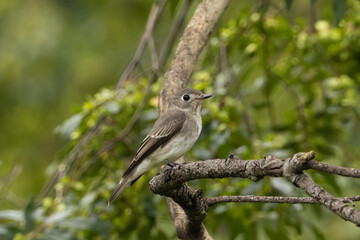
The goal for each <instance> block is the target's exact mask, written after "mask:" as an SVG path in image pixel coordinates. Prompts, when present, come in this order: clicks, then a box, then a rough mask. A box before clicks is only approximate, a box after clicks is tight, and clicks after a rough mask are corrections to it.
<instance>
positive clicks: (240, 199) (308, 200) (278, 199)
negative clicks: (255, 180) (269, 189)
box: [204, 195, 360, 207]
mask: <svg viewBox="0 0 360 240" xmlns="http://www.w3.org/2000/svg"><path fill="white" fill-rule="evenodd" d="M336 199H337V200H339V201H341V202H344V203H352V202H357V201H360V196H355V197H341V198H336ZM204 202H205V203H206V204H207V206H208V207H211V206H213V205H215V204H218V203H229V202H237V203H249V202H256V203H289V204H319V202H318V201H317V200H316V199H314V198H312V197H283V196H255V195H246V196H219V197H211V198H204Z"/></svg>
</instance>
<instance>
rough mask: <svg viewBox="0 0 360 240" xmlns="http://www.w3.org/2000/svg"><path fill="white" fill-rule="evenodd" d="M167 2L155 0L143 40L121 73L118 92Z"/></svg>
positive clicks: (139, 56) (135, 63)
mask: <svg viewBox="0 0 360 240" xmlns="http://www.w3.org/2000/svg"><path fill="white" fill-rule="evenodd" d="M166 2H167V0H160V1H155V3H154V4H153V6H152V8H151V11H150V14H149V17H148V20H147V23H146V27H145V31H144V33H143V35H142V37H141V40H140V43H139V45H138V47H137V49H136V52H135V54H134V56H133V58H132V59H131V61H130V63H129V64H128V65H127V67H126V68H125V70H124V71H123V73H122V74H121V76H120V79H119V81H118V83H117V85H116V90H117V91H118V92H119V90H120V88H121V87H122V85H123V84H124V82H125V80H126V79H127V78H128V77H129V75H130V74H131V72H132V71H133V70H134V68H135V66H136V65H137V64H138V63H139V61H140V58H141V56H142V53H143V51H144V48H145V46H146V44H147V42H148V40H149V38H150V36H151V34H152V32H153V29H154V26H155V24H156V23H157V21H158V19H159V16H160V14H161V12H162V10H163V8H164V6H165V4H166Z"/></svg>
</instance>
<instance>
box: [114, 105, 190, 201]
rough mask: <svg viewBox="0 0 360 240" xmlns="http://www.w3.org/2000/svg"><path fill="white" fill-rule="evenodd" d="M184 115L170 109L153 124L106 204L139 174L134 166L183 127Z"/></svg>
mask: <svg viewBox="0 0 360 240" xmlns="http://www.w3.org/2000/svg"><path fill="white" fill-rule="evenodd" d="M185 119H186V115H185V113H183V112H181V111H173V110H170V111H169V112H166V113H165V114H163V115H162V116H161V117H160V118H159V119H158V120H157V121H156V122H155V124H154V127H153V129H152V130H151V131H150V133H149V134H148V135H147V136H146V138H145V139H144V141H143V142H142V144H141V146H140V147H139V150H138V151H137V152H136V154H135V156H134V158H133V160H132V162H131V164H130V166H129V167H128V169H126V171H125V172H124V175H123V177H122V178H121V180H120V183H119V184H118V185H117V187H116V189H115V190H114V191H113V193H112V194H111V197H110V199H109V202H108V204H109V205H110V203H111V202H112V201H113V200H114V199H115V198H116V197H117V196H118V195H119V194H120V193H121V192H122V190H124V188H125V187H126V185H127V184H129V183H131V184H133V183H134V182H135V181H136V180H137V179H138V178H139V177H141V175H140V176H135V179H134V176H133V175H134V173H135V172H136V168H137V167H138V166H139V165H140V164H141V162H142V161H143V160H144V159H145V158H146V157H147V156H149V155H150V154H151V153H153V152H154V151H155V150H156V149H157V148H158V147H160V146H164V145H165V144H167V143H168V142H169V140H170V139H171V138H173V137H174V136H175V135H176V134H177V133H178V132H179V131H180V130H181V129H182V127H183V125H184V123H185Z"/></svg>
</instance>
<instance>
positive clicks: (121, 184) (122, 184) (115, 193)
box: [108, 177, 129, 206]
mask: <svg viewBox="0 0 360 240" xmlns="http://www.w3.org/2000/svg"><path fill="white" fill-rule="evenodd" d="M128 183H129V180H128V177H123V178H122V179H121V180H120V182H119V184H118V185H117V187H116V188H115V190H114V191H113V193H112V194H111V196H110V199H109V201H108V206H110V204H111V203H112V201H114V199H115V198H116V197H117V196H119V194H120V193H121V192H122V191H123V190H124V188H125V187H126V185H128Z"/></svg>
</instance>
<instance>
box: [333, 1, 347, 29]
mask: <svg viewBox="0 0 360 240" xmlns="http://www.w3.org/2000/svg"><path fill="white" fill-rule="evenodd" d="M333 11H334V18H335V23H336V24H339V22H340V21H341V19H342V18H343V17H344V15H345V11H346V1H345V0H334V2H333Z"/></svg>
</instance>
